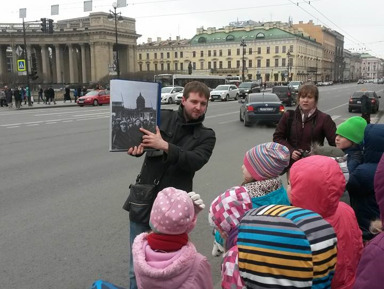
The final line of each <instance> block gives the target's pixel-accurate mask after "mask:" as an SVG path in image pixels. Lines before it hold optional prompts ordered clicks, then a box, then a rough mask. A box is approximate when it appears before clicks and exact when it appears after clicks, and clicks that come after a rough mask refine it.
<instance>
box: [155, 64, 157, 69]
mask: <svg viewBox="0 0 384 289" xmlns="http://www.w3.org/2000/svg"><path fill="white" fill-rule="evenodd" d="M155 71H157V63H155Z"/></svg>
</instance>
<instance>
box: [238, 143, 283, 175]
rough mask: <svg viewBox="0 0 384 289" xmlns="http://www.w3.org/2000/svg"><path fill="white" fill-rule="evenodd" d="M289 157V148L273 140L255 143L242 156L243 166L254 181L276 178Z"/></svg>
mask: <svg viewBox="0 0 384 289" xmlns="http://www.w3.org/2000/svg"><path fill="white" fill-rule="evenodd" d="M289 159H290V153H289V149H288V148H287V147H286V146H283V145H281V144H278V143H275V142H267V143H263V144H260V145H257V146H255V147H253V148H252V149H250V150H249V151H247V152H246V153H245V156H244V166H245V167H246V168H247V170H248V172H249V173H250V174H251V176H252V177H253V178H254V179H255V180H256V181H262V180H266V179H271V178H276V177H277V176H279V175H280V174H281V173H282V171H283V170H284V169H285V167H287V166H288V164H289Z"/></svg>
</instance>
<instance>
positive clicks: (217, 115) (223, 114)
mask: <svg viewBox="0 0 384 289" xmlns="http://www.w3.org/2000/svg"><path fill="white" fill-rule="evenodd" d="M238 113H239V112H238V111H235V112H227V113H221V114H216V115H211V116H207V117H206V118H205V119H208V118H215V117H220V116H226V115H231V114H238Z"/></svg>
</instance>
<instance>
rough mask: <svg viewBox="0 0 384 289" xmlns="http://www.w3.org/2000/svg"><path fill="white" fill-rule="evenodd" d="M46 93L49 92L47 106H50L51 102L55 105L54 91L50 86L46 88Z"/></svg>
mask: <svg viewBox="0 0 384 289" xmlns="http://www.w3.org/2000/svg"><path fill="white" fill-rule="evenodd" d="M48 92H49V104H51V102H53V103H54V104H56V100H55V91H54V90H53V88H52V86H51V87H49V88H48Z"/></svg>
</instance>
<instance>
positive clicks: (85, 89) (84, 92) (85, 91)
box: [82, 86, 88, 96]
mask: <svg viewBox="0 0 384 289" xmlns="http://www.w3.org/2000/svg"><path fill="white" fill-rule="evenodd" d="M87 92H88V89H87V88H86V87H85V86H83V89H82V95H83V96H84V95H86V94H87Z"/></svg>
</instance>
